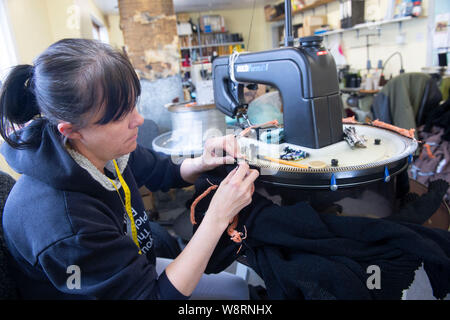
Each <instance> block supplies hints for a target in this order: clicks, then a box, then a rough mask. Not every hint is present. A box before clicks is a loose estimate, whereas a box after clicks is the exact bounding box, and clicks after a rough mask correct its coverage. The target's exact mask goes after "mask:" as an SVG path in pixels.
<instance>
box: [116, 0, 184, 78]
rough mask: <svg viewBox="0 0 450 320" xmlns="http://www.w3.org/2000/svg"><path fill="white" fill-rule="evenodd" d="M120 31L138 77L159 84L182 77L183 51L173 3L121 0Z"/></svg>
mask: <svg viewBox="0 0 450 320" xmlns="http://www.w3.org/2000/svg"><path fill="white" fill-rule="evenodd" d="M119 12H120V27H121V29H122V32H123V37H124V41H125V46H126V50H127V54H128V56H129V57H130V59H131V61H132V63H133V65H134V67H135V68H136V70H137V72H138V74H139V75H140V76H141V77H142V78H145V79H148V80H155V79H160V78H165V77H168V76H173V75H176V74H178V73H179V68H180V51H179V39H178V35H177V25H176V16H175V11H174V8H173V2H172V0H119Z"/></svg>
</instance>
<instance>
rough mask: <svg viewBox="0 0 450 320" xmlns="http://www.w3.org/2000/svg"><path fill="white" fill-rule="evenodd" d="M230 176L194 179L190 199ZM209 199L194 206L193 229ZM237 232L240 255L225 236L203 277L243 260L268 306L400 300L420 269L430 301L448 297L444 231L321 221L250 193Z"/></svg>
mask: <svg viewBox="0 0 450 320" xmlns="http://www.w3.org/2000/svg"><path fill="white" fill-rule="evenodd" d="M231 169H232V166H231V167H230V166H226V167H222V168H218V169H216V170H214V171H211V172H209V173H208V174H205V175H203V176H202V177H200V178H199V179H198V181H197V183H196V185H195V186H196V194H195V195H194V197H193V199H195V198H196V197H197V196H198V195H200V194H201V193H202V192H203V191H204V190H206V189H207V188H208V187H209V186H210V183H209V182H211V183H213V184H220V182H221V181H222V179H223V178H224V177H225V176H226V175H227V173H228V172H229V171H230V170H231ZM441 188H442V185H441V186H440V187H439V188H438V189H439V192H438V195H437V197H438V196H439V194H440V193H441V191H442V190H441ZM214 192H215V191H213V192H211V193H210V194H209V195H208V196H207V197H205V198H204V199H203V200H201V201H200V202H199V203H198V204H197V207H196V211H195V215H196V220H197V221H198V222H200V221H201V220H202V218H203V215H204V213H205V212H206V210H207V209H208V206H209V202H210V200H211V198H212V197H213V195H214ZM423 199H426V197H425V198H423ZM405 210H407V209H405ZM244 225H245V227H246V229H247V231H248V233H247V239H245V240H244V241H243V243H242V248H241V250H240V251H239V253H237V251H238V249H239V246H240V245H239V244H236V243H234V242H232V241H231V240H230V239H229V237H228V236H227V234H226V233H224V234H223V235H222V237H221V239H220V240H219V243H218V245H217V247H216V248H215V250H214V252H213V255H212V257H211V259H210V261H209V263H208V266H207V269H206V272H207V273H217V272H220V271H223V270H224V269H226V268H227V267H228V266H229V265H230V264H231V263H232V262H233V261H234V260H236V258H237V257H238V256H239V255H245V256H246V259H247V262H248V263H249V265H250V266H251V267H252V268H253V269H254V270H255V271H256V272H257V273H258V274H259V275H260V276H261V278H262V279H263V280H264V281H265V284H266V287H267V294H268V297H269V298H270V299H356V300H360V299H401V297H402V291H403V290H404V289H407V288H408V287H409V286H410V284H411V283H412V281H413V279H414V272H415V270H417V268H418V267H419V266H420V265H421V264H422V263H423V264H424V269H425V271H426V272H427V275H428V277H429V279H430V282H431V285H432V288H433V294H434V296H435V297H437V298H443V297H445V295H446V294H447V293H449V292H450V233H449V232H447V231H444V230H439V229H431V228H426V227H423V226H421V225H418V224H413V223H407V222H398V221H390V220H386V219H372V218H363V217H350V216H338V215H334V214H329V213H324V214H322V213H318V212H317V211H316V210H314V209H313V208H312V207H311V206H310V205H309V204H308V203H306V202H298V203H296V204H293V205H289V206H278V205H276V204H273V203H272V202H271V201H270V200H268V199H267V198H265V197H263V196H262V195H260V194H258V193H257V192H255V193H254V195H253V201H252V203H251V204H250V205H249V206H247V207H246V208H244V209H243V210H241V212H240V213H239V223H238V226H237V228H236V229H237V230H238V231H242V232H244ZM197 227H198V224H197V225H195V226H194V231H195V230H196V228H197ZM370 266H378V267H379V268H380V271H381V288H380V289H376V288H375V289H373V288H372V289H371V288H369V286H368V285H367V281H369V276H370V275H371V274H370V273H369V272H368V270H369V267H370Z"/></svg>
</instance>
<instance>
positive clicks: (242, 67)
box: [236, 64, 249, 72]
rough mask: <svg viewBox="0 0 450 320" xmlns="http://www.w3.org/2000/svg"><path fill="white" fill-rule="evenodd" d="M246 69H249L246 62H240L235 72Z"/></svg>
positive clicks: (246, 70)
mask: <svg viewBox="0 0 450 320" xmlns="http://www.w3.org/2000/svg"><path fill="white" fill-rule="evenodd" d="M248 71H249V67H248V64H241V65H239V66H237V67H236V72H248Z"/></svg>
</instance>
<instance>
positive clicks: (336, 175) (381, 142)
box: [238, 122, 418, 191]
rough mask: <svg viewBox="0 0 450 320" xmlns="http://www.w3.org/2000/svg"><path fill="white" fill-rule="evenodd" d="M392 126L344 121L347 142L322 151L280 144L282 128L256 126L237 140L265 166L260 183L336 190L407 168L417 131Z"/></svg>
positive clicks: (244, 151) (259, 165) (386, 178)
mask: <svg viewBox="0 0 450 320" xmlns="http://www.w3.org/2000/svg"><path fill="white" fill-rule="evenodd" d="M378 123H380V122H378ZM384 125H385V124H384ZM387 126H389V125H387ZM390 127H392V130H391V129H390V128H386V127H379V126H375V125H371V124H362V123H356V122H354V123H347V124H343V130H344V140H342V141H340V142H337V143H334V144H331V145H328V146H326V147H322V148H320V149H310V148H306V147H302V146H297V145H293V144H289V143H278V142H279V141H281V142H282V139H279V136H280V132H281V134H282V131H280V130H279V129H275V130H274V129H265V130H261V129H260V130H251V131H250V134H249V135H248V136H247V137H244V136H239V137H238V140H239V145H240V148H241V153H242V154H243V155H244V156H245V158H246V160H247V161H248V163H249V165H250V166H252V167H256V168H259V169H260V177H259V178H258V180H259V181H260V182H264V183H268V184H271V185H274V186H280V187H287V188H295V189H328V190H332V191H335V190H337V189H338V188H345V187H355V186H359V185H364V184H369V183H372V182H376V181H385V182H389V181H390V180H391V179H392V177H394V176H396V175H397V174H399V173H400V172H402V171H403V170H405V169H406V168H407V167H408V164H409V162H410V161H411V159H412V154H413V153H414V151H415V150H416V149H417V146H418V143H417V141H416V140H415V139H414V133H413V131H409V132H408V133H409V136H405V135H402V134H400V133H398V132H396V131H394V129H398V128H395V127H393V126H390ZM255 131H259V132H255ZM404 131H406V130H404ZM270 142H274V143H270Z"/></svg>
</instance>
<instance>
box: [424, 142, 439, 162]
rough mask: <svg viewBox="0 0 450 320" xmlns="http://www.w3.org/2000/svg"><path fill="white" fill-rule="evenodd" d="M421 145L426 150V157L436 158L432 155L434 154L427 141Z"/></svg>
mask: <svg viewBox="0 0 450 320" xmlns="http://www.w3.org/2000/svg"><path fill="white" fill-rule="evenodd" d="M423 147H424V148H425V151H426V152H427V155H428V157H430V158H431V159H434V158H436V157H435V156H434V154H433V153H432V152H431V148H430V145H429V144H428V143H425V144H424V145H423Z"/></svg>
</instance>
